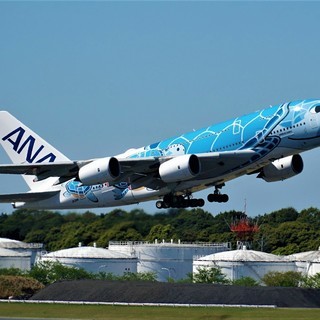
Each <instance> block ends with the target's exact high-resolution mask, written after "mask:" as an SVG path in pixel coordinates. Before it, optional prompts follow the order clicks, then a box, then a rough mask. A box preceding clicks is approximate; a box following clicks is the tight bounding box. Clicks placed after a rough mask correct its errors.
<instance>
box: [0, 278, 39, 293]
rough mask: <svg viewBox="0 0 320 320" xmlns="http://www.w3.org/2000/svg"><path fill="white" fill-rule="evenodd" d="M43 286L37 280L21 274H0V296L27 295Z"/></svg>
mask: <svg viewBox="0 0 320 320" xmlns="http://www.w3.org/2000/svg"><path fill="white" fill-rule="evenodd" d="M42 288H44V285H43V284H42V283H40V282H39V281H37V280H35V279H32V278H27V277H21V276H4V275H1V276H0V298H1V299H8V298H9V297H21V296H23V297H29V296H32V295H34V294H35V293H36V292H38V291H39V290H41V289H42Z"/></svg>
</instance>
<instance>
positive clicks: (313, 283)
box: [301, 273, 320, 289]
mask: <svg viewBox="0 0 320 320" xmlns="http://www.w3.org/2000/svg"><path fill="white" fill-rule="evenodd" d="M301 287H303V288H313V289H320V273H316V274H315V275H313V276H305V277H303V279H302V283H301Z"/></svg>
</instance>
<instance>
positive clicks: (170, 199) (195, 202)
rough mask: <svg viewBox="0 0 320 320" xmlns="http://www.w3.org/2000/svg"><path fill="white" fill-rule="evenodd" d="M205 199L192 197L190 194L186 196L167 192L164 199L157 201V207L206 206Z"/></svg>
mask: <svg viewBox="0 0 320 320" xmlns="http://www.w3.org/2000/svg"><path fill="white" fill-rule="evenodd" d="M204 203H205V202H204V200H203V199H190V195H188V196H186V197H184V196H175V195H173V194H167V195H165V196H164V197H163V201H160V200H159V201H157V202H156V207H157V208H158V209H166V208H188V207H191V208H196V207H203V206H204Z"/></svg>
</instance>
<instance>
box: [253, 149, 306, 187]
mask: <svg viewBox="0 0 320 320" xmlns="http://www.w3.org/2000/svg"><path fill="white" fill-rule="evenodd" d="M302 170H303V160H302V158H301V156H300V155H299V154H295V155H293V156H289V157H285V158H282V159H278V160H275V161H273V162H271V163H270V164H268V165H267V166H265V167H264V168H263V169H262V171H261V172H260V173H259V175H258V178H262V179H263V180H265V181H267V182H275V181H281V180H285V179H288V178H291V177H293V176H295V175H297V174H299V173H301V172H302Z"/></svg>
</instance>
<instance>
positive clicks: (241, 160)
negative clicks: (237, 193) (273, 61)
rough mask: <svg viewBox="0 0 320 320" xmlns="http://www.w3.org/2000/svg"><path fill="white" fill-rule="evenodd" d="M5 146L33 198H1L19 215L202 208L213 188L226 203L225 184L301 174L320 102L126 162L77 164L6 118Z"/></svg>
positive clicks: (186, 137) (250, 119)
mask: <svg viewBox="0 0 320 320" xmlns="http://www.w3.org/2000/svg"><path fill="white" fill-rule="evenodd" d="M0 141H1V144H2V146H3V148H4V149H5V151H6V152H7V154H8V155H9V157H10V158H11V160H12V162H13V164H6V165H0V173H2V174H21V175H22V176H23V178H24V179H25V181H26V183H27V184H28V186H29V188H30V190H29V191H28V192H25V193H16V194H5V195H0V202H4V203H5V202H8V203H12V204H13V206H14V207H15V208H20V207H21V208H35V209H76V208H97V207H111V206H121V205H128V204H134V203H139V202H143V201H149V200H155V201H156V206H157V208H159V209H160V208H170V207H174V208H181V207H184V208H186V207H202V206H203V205H204V203H205V201H204V199H196V198H193V193H195V192H197V191H200V190H203V189H206V188H211V189H212V193H210V194H209V195H208V197H207V200H208V201H209V202H226V201H228V195H226V194H222V193H221V192H220V190H221V188H222V187H223V186H224V185H225V183H226V182H227V181H229V180H231V179H235V178H237V177H239V176H242V175H247V174H256V175H257V177H258V178H262V179H264V180H265V181H267V182H272V181H280V180H285V179H287V178H290V177H293V176H295V175H297V174H299V173H301V172H302V170H303V161H302V158H301V156H300V153H301V152H304V151H307V150H310V149H313V148H315V147H318V146H319V145H320V100H300V101H293V102H290V103H284V104H281V105H276V106H273V107H269V108H266V109H263V110H261V111H256V112H254V113H252V114H248V115H244V116H241V117H239V118H235V119H232V120H229V121H226V122H223V123H219V124H215V125H212V126H209V127H206V128H203V129H200V130H197V131H192V132H189V133H185V134H182V135H180V136H176V137H173V138H170V139H166V140H162V141H160V142H156V143H153V144H150V145H148V146H146V147H142V148H138V149H130V150H128V151H126V152H125V153H123V154H119V155H116V156H108V157H103V158H98V159H90V160H80V161H71V160H69V159H68V158H67V157H66V156H64V155H63V154H62V153H60V152H59V151H58V150H56V149H55V148H54V147H52V146H51V145H50V144H49V143H47V142H46V141H44V140H43V139H42V138H40V137H39V136H38V135H37V134H36V133H34V132H33V131H32V130H30V129H29V128H28V127H26V126H25V125H24V124H22V123H21V122H20V121H19V120H17V119H16V118H14V117H13V116H12V115H11V114H10V113H8V112H6V111H1V112H0Z"/></svg>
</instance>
